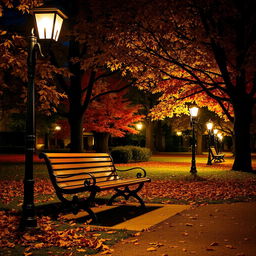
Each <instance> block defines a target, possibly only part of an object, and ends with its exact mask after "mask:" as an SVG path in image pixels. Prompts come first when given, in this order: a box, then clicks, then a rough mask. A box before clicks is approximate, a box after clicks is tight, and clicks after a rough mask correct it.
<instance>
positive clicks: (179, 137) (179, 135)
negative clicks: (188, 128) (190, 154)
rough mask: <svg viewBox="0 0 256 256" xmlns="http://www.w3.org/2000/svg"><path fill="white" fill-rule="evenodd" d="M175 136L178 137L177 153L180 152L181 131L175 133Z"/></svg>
mask: <svg viewBox="0 0 256 256" xmlns="http://www.w3.org/2000/svg"><path fill="white" fill-rule="evenodd" d="M176 135H177V136H178V151H181V149H182V137H181V136H182V132H181V131H177V132H176Z"/></svg>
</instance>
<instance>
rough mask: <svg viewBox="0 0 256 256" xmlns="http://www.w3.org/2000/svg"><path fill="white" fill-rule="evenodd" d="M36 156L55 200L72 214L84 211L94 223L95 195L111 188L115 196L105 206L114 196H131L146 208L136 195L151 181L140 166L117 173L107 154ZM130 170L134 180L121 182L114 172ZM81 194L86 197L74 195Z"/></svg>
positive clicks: (127, 179)
mask: <svg viewBox="0 0 256 256" xmlns="http://www.w3.org/2000/svg"><path fill="white" fill-rule="evenodd" d="M39 157H40V158H43V159H44V160H45V163H46V165H47V168H48V172H49V176H50V179H51V182H52V184H53V187H54V188H55V191H56V194H57V197H58V198H59V199H60V201H62V202H63V203H64V205H66V206H69V207H71V209H72V212H73V213H74V214H77V213H78V210H79V209H84V210H85V211H87V212H88V213H89V215H90V217H91V218H92V219H93V220H94V221H96V220H97V218H96V215H95V214H94V212H93V211H92V209H91V206H92V205H93V203H94V202H95V196H96V194H97V193H98V192H100V191H104V190H110V189H112V190H114V191H115V194H114V195H113V196H112V197H111V198H110V200H109V201H108V205H111V204H112V203H113V201H114V200H115V199H116V198H117V197H119V196H123V197H124V198H125V199H126V200H128V199H129V198H130V197H134V198H136V199H137V200H138V201H139V202H140V205H141V206H142V207H143V208H145V204H144V202H143V200H142V198H141V197H139V196H138V192H139V191H140V190H141V189H142V187H143V185H144V183H145V182H150V181H151V180H150V178H147V177H146V171H145V170H144V169H143V168H141V167H134V168H130V169H127V170H118V169H116V167H115V165H114V163H113V160H112V157H111V156H110V155H109V154H107V153H40V155H39ZM132 170H135V171H136V170H137V171H138V172H137V174H136V177H134V178H125V179H122V178H120V177H119V175H118V173H117V172H119V171H120V172H124V171H132ZM134 185H135V186H134ZM131 186H132V187H131ZM81 192H88V194H87V195H83V196H82V197H80V198H78V195H77V194H78V193H81ZM68 195H72V196H73V197H72V199H68V197H69V196H68Z"/></svg>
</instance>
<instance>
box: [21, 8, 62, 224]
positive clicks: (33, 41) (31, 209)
mask: <svg viewBox="0 0 256 256" xmlns="http://www.w3.org/2000/svg"><path fill="white" fill-rule="evenodd" d="M33 14H34V18H35V23H36V28H37V32H38V36H39V39H50V40H55V41H57V40H58V38H59V34H60V30H61V26H62V23H63V19H66V18H67V17H66V16H65V15H64V14H63V13H62V12H61V11H60V10H58V9H56V8H37V9H34V10H33ZM38 51H39V53H40V54H41V55H42V53H41V47H40V44H39V43H38V42H37V37H36V36H35V35H34V29H32V31H31V36H30V37H29V52H28V60H27V63H28V89H27V90H28V92H27V118H26V145H25V175H24V200H23V205H22V218H21V228H26V227H36V226H37V221H36V217H35V205H34V179H33V155H34V152H35V140H36V135H35V86H34V78H35V67H36V55H37V52H38Z"/></svg>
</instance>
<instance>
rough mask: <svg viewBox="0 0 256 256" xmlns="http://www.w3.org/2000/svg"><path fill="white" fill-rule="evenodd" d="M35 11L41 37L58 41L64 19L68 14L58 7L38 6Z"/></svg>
mask: <svg viewBox="0 0 256 256" xmlns="http://www.w3.org/2000/svg"><path fill="white" fill-rule="evenodd" d="M33 13H34V15H35V21H36V28H37V32H38V37H39V39H53V40H55V41H58V39H59V35H60V30H61V27H62V23H63V19H67V16H66V15H65V14H63V13H62V12H61V11H60V10H59V9H57V8H36V9H34V10H33Z"/></svg>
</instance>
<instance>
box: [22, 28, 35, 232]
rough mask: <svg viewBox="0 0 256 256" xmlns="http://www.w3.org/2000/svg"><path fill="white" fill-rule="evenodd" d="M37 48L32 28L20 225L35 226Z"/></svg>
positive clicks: (28, 61)
mask: <svg viewBox="0 0 256 256" xmlns="http://www.w3.org/2000/svg"><path fill="white" fill-rule="evenodd" d="M37 49H38V43H37V38H36V37H35V35H34V33H33V30H32V33H31V36H30V37H29V52H28V60H27V63H28V89H27V90H28V92H27V118H26V138H25V143H26V144H25V176H24V201H23V206H22V209H23V213H22V220H21V227H23V228H25V227H36V226H37V221H36V217H35V205H34V178H33V156H34V152H35V141H36V135H35V85H34V78H35V67H36V51H37Z"/></svg>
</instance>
